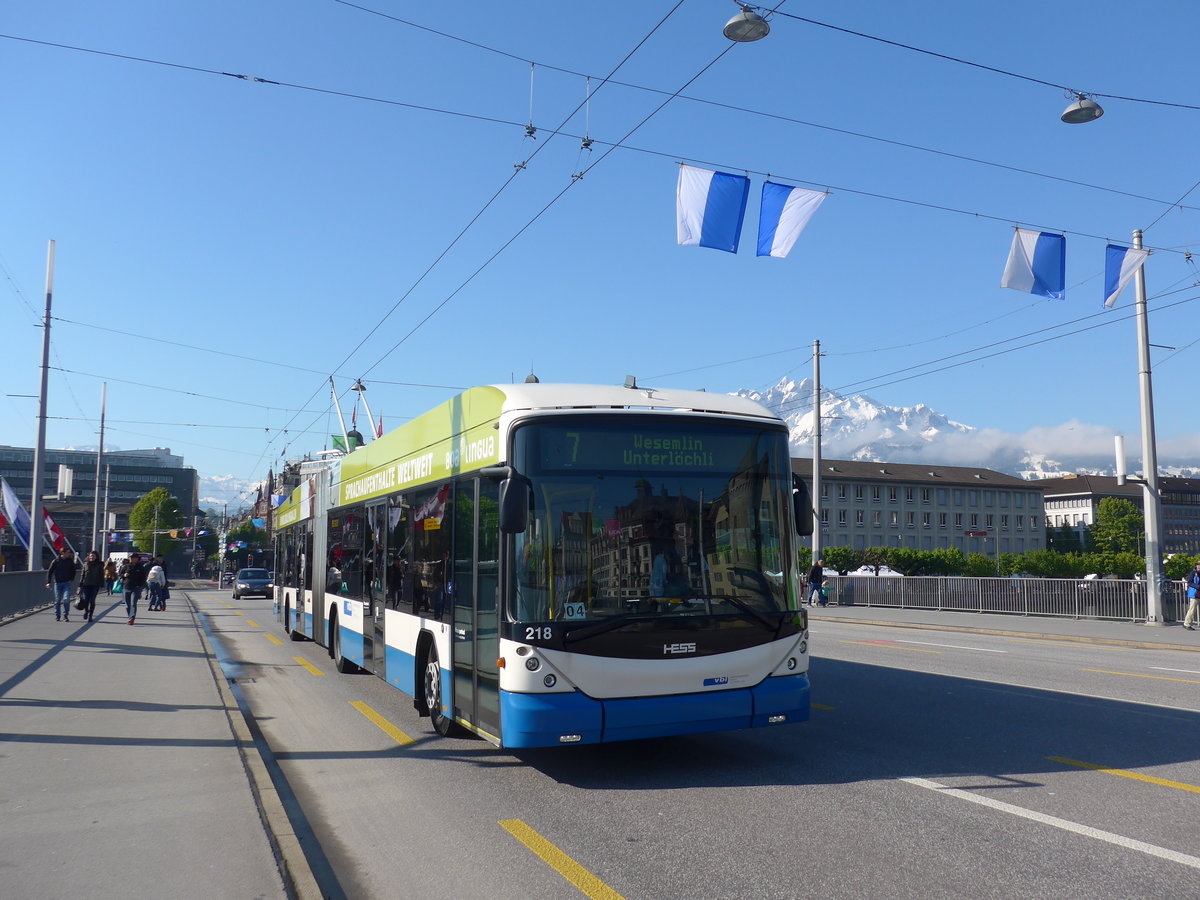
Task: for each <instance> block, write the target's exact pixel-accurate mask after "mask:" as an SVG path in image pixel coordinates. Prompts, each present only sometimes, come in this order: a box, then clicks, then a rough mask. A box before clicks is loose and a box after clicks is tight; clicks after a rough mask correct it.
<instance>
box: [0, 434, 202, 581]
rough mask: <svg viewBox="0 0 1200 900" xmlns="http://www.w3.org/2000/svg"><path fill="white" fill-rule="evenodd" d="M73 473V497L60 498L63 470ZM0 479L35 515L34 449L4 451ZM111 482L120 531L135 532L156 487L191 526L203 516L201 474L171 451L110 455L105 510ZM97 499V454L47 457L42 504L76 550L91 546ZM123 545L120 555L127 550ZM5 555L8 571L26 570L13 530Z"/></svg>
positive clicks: (104, 473) (0, 546)
mask: <svg viewBox="0 0 1200 900" xmlns="http://www.w3.org/2000/svg"><path fill="white" fill-rule="evenodd" d="M60 466H66V467H67V468H69V469H70V470H71V482H72V488H71V492H70V494H69V495H65V496H62V497H60V496H59V493H58V487H59V467H60ZM0 475H3V476H4V478H5V480H6V481H8V483H9V484H10V485H12V488H13V490H14V491H15V492H16V494H17V497H18V499H19V500H20V501H21V504H22V505H23V506H24V507H25V509H26V511H28V510H29V506H30V501H31V499H32V497H33V493H32V486H33V448H31V447H9V446H4V445H0ZM106 477H107V481H108V495H107V496H108V511H109V513H110V514H112V515H115V516H116V524H115V527H114V528H113V529H110V530H115V531H118V532H120V531H124V530H125V529H127V528H128V527H129V513H130V511H131V510H132V509H133V506H134V504H135V503H137V501H138V500H139V499H140V498H141V497H142V496H143V495H144V494H147V493H149V492H150V491H152V490H154V488H156V487H161V488H166V490H167V492H168V493H169V494H170V495H171V496H173V497H174V498H175V499H176V500H178V501H179V509H180V511H181V512H182V513H183V515H184V517H185V519H186V520H187V521H188V523H189V524H190V523H191V519H192V517H193V516H195V515H197V514H198V513H199V510H197V509H196V504H197V501H198V498H199V495H200V479H199V476H198V475H197V474H196V470H195V469H191V468H188V467H186V466H185V465H184V464H183V457H182V456H176V455H175V454H173V453H171V451H170V450H169V449H166V448H161V447H159V448H155V449H153V450H113V451H105V453H104V459H103V461H102V464H101V471H100V496H101V500H100V502H101V508H102V509H103V504H104V496H105V494H104V489H105V479H106ZM95 497H96V451H94V450H46V451H45V452H44V453H43V454H42V498H43V500H44V503H45V508H46V509H47V510H48V511H49V512H50V515H51V516H53V518H54V521H55V524H56V525H58V527H59V528H61V529H62V531H63V533H64V534H65V535H66V536H67V539H68V540H69V541H70V542H71V544H72V545H74V547H75V549H76V550H79V551H83V550H84V549H89V548H90V546H91V534H92V523H93V513H94V508H95ZM127 547H128V545H126V544H122V545H121V547H120V549H127ZM0 551H2V552H3V554H4V556H5V560H6V565H7V567H8V568H10V569H11V568H14V567H16V568H21V567H23V566H24V564H25V562H24V561H25V551H24V548H22V547H21V546H20V544H19V543H18V542H17V539H16V536H15V535H14V534H13V532H12V530H11V529H5V531H4V532H3V533H2V534H0Z"/></svg>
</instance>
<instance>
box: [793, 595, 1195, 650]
mask: <svg viewBox="0 0 1200 900" xmlns="http://www.w3.org/2000/svg"><path fill="white" fill-rule="evenodd" d="M808 612H809V618H810V620H811V622H812V624H811V626H810V627H811V628H812V629H814V630H820V627H821V623H822V622H827V621H835V622H847V623H853V624H859V625H882V626H885V627H891V628H929V629H933V630H935V631H959V632H973V633H976V634H998V635H1005V636H1009V637H1030V636H1034V637H1044V638H1052V639H1055V640H1061V641H1076V642H1081V643H1089V644H1119V645H1121V646H1126V647H1142V648H1146V649H1152V650H1154V649H1157V650H1194V651H1200V631H1187V630H1185V629H1184V628H1183V626H1182V625H1180V624H1178V623H1172V624H1169V625H1144V624H1140V623H1137V622H1129V621H1113V620H1107V619H1069V618H1059V617H1056V616H1020V615H1003V614H989V613H973V612H950V611H947V610H936V609H932V610H931V609H911V608H906V609H900V608H897V607H891V606H857V605H856V606H826V607H820V606H814V607H811V608H808Z"/></svg>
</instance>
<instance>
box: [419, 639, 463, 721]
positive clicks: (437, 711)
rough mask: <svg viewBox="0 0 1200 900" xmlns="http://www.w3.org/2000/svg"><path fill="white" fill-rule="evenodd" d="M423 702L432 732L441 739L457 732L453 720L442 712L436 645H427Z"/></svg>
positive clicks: (440, 681)
mask: <svg viewBox="0 0 1200 900" xmlns="http://www.w3.org/2000/svg"><path fill="white" fill-rule="evenodd" d="M424 681H425V683H424V695H425V696H424V698H423V699H424V700H425V706H426V707H427V708H428V709H429V720H430V722H431V723H432V724H433V730H434V731H436V732H437V733H438V734H440V735H441V736H442V737H449V736H451V735H453V734H455V733H457V732H458V730H459V728H458V726H457V725H456V724H455V722H454V720H453V719H452V718H450V717H449V716H448V715H446V713H445V712H444V711H443V710H442V664H441V662H440V661H439V660H438V652H437V645H436V644H430V645H429V655H428V656H427V657H426V659H425V680H424Z"/></svg>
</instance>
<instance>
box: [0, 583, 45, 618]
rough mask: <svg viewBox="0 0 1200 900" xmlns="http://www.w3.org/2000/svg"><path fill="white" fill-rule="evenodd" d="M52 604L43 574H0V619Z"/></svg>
mask: <svg viewBox="0 0 1200 900" xmlns="http://www.w3.org/2000/svg"><path fill="white" fill-rule="evenodd" d="M53 603H54V595H53V594H52V593H51V592H50V590H49V589H48V588H47V587H46V573H45V572H0V619H6V618H8V617H9V616H15V615H17V614H18V613H23V612H27V611H28V610H31V609H39V608H40V607H43V606H48V605H50V604H53Z"/></svg>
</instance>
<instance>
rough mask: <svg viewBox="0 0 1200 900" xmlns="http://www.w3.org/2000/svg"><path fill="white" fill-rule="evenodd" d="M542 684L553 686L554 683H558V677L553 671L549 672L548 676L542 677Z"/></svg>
mask: <svg viewBox="0 0 1200 900" xmlns="http://www.w3.org/2000/svg"><path fill="white" fill-rule="evenodd" d="M542 684H544V685H545V686H546V687H548V688H552V687H554V685H556V684H558V679H557V678H555V677H554V673H553V672H547V673H546V677H545V678H543V679H542Z"/></svg>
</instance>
